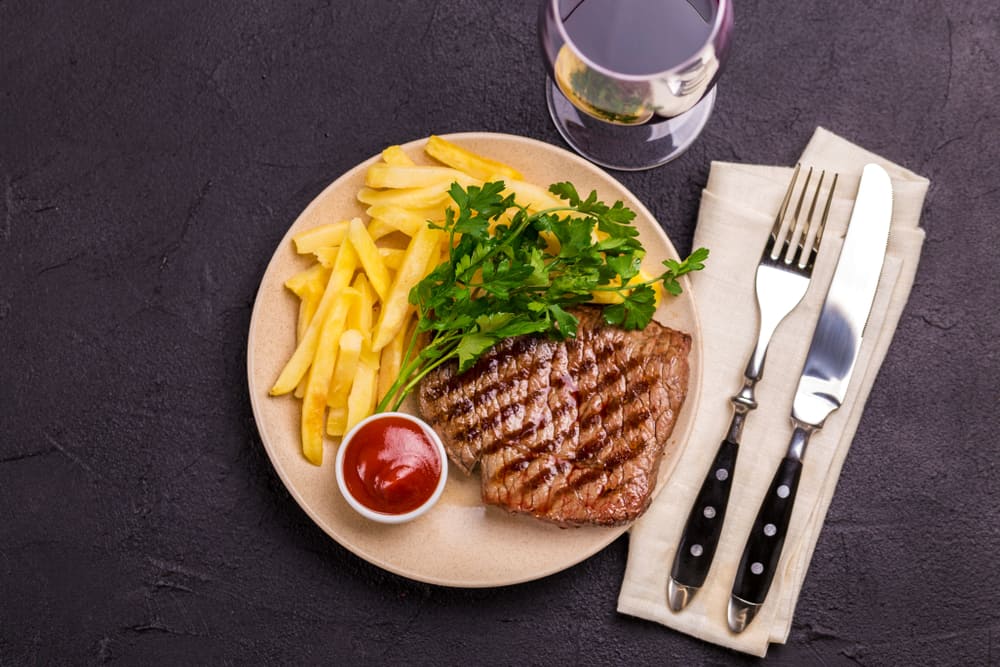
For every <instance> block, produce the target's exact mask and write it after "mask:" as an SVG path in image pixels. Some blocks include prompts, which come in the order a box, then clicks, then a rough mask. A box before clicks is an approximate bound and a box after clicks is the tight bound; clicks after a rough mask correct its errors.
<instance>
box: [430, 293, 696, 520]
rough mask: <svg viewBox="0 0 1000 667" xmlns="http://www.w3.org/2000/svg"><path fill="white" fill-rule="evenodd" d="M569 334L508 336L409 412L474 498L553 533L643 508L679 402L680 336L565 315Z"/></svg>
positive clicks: (684, 341) (683, 342) (682, 373)
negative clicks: (472, 484)
mask: <svg viewBox="0 0 1000 667" xmlns="http://www.w3.org/2000/svg"><path fill="white" fill-rule="evenodd" d="M574 314H575V315H576V316H577V318H578V319H579V320H580V324H579V328H578V330H577V335H576V337H575V338H573V339H569V340H566V341H553V340H550V339H548V338H547V337H544V336H519V337H515V338H508V339H505V340H503V341H502V342H500V343H498V344H497V345H495V346H494V347H493V348H492V349H491V350H490V351H488V352H487V353H486V354H485V355H483V356H482V357H481V358H480V359H479V360H478V361H477V362H476V364H475V366H473V367H472V368H471V369H469V370H468V371H467V372H465V373H463V374H461V375H458V374H457V364H454V363H452V364H450V365H445V366H442V367H440V368H438V369H436V370H435V371H433V372H432V373H430V374H428V376H427V377H426V378H425V379H424V380H423V381H422V382H421V385H420V411H421V413H422V414H423V416H424V418H425V419H426V420H427V421H428V422H429V423H430V424H431V425H432V426H433V427H434V428H435V429H436V430H437V432H438V433H439V434H440V435H441V439H442V440H443V441H444V445H445V448H446V449H447V450H448V455H449V457H450V458H451V460H452V462H453V463H454V464H455V465H456V466H458V467H459V468H460V469H461V470H463V471H464V472H465V473H467V474H471V473H472V472H473V471H474V469H475V468H476V466H477V465H478V466H479V468H480V475H481V479H482V497H483V501H484V502H486V503H488V504H493V505H498V506H500V507H503V508H506V509H507V510H509V511H511V512H516V513H526V514H531V515H533V516H535V517H537V518H540V519H544V520H546V521H550V522H553V523H557V524H560V525H582V524H597V525H620V524H624V523H627V522H629V521H632V520H633V519H635V518H636V517H638V516H639V515H640V514H642V512H643V511H645V509H646V508H647V507H648V506H649V502H650V499H651V497H652V492H653V489H654V487H655V485H656V477H657V473H658V470H659V465H660V460H661V458H662V455H663V451H664V447H665V445H666V442H667V440H668V439H669V437H670V433H671V432H672V431H673V428H674V423H675V422H676V421H677V415H678V413H679V412H680V409H681V406H682V405H683V404H684V398H685V396H686V394H687V384H688V363H687V357H688V353H689V351H690V348H691V338H690V336H688V335H687V334H684V333H681V332H678V331H674V330H673V329H670V328H668V327H665V326H663V325H661V324H659V323H657V322H655V321H654V322H650V324H649V325H648V326H647V327H646V328H645V329H643V330H642V331H625V330H623V329H620V328H618V327H613V326H609V325H607V324H605V323H604V322H603V320H602V313H601V310H600V308H596V307H581V308H578V309H576V310H575V311H574Z"/></svg>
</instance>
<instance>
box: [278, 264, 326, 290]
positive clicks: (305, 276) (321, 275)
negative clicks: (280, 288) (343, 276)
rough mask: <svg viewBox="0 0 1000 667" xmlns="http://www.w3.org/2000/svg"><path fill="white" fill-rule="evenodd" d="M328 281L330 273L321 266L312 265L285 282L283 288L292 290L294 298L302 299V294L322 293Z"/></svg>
mask: <svg viewBox="0 0 1000 667" xmlns="http://www.w3.org/2000/svg"><path fill="white" fill-rule="evenodd" d="M329 279H330V272H329V271H327V270H326V268H324V267H322V266H318V265H316V264H313V265H312V266H310V267H309V268H308V269H305V270H303V271H299V272H298V273H296V274H295V275H294V276H292V277H291V278H289V279H288V280H286V281H285V287H287V288H288V289H290V290H292V293H293V294H295V296H297V297H299V298H302V296H303V295H304V294H311V293H313V292H317V291H318V292H320V293H322V292H323V288H324V287H325V286H326V281H327V280H329Z"/></svg>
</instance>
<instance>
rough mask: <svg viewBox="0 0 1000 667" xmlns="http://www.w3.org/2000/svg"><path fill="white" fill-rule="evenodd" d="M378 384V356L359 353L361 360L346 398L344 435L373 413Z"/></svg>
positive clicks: (371, 353) (369, 353)
mask: <svg viewBox="0 0 1000 667" xmlns="http://www.w3.org/2000/svg"><path fill="white" fill-rule="evenodd" d="M377 382H378V355H377V354H375V353H373V352H371V351H370V350H367V351H365V350H363V351H362V352H361V360H360V361H359V363H358V370H357V373H356V374H355V376H354V384H352V385H351V394H350V396H348V397H347V424H346V425H345V426H344V431H345V433H346V432H347V431H350V430H351V429H352V428H354V425H355V424H357V423H358V422H359V421H361V420H362V419H364V418H365V417H367V416H369V415H370V414H372V413H373V412H374V411H375V392H376V383H377Z"/></svg>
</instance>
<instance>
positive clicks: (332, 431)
mask: <svg viewBox="0 0 1000 667" xmlns="http://www.w3.org/2000/svg"><path fill="white" fill-rule="evenodd" d="M345 433H347V405H346V404H345V405H344V406H343V407H339V406H338V407H336V408H330V410H329V412H328V413H327V416H326V434H327V435H330V436H333V437H335V438H339V437H341V436H342V435H344V434H345Z"/></svg>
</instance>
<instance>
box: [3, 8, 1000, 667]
mask: <svg viewBox="0 0 1000 667" xmlns="http://www.w3.org/2000/svg"><path fill="white" fill-rule="evenodd" d="M736 9H737V32H736V39H735V44H734V50H733V53H732V59H731V61H730V63H729V66H728V68H727V71H726V72H725V74H724V76H723V78H722V82H721V86H720V92H719V98H718V105H717V107H716V111H715V114H714V116H713V118H712V120H711V121H710V123H709V125H708V127H707V129H706V131H705V133H704V135H703V136H702V138H701V139H700V141H698V143H697V144H696V145H695V146H694V147H693V148H692V149H691V150H690V151H689V152H688V153H687V154H686V155H684V156H683V157H682V158H681V159H680V160H678V161H676V162H675V163H672V164H670V165H668V166H666V167H663V168H660V169H656V170H653V171H648V172H643V173H631V174H617V176H618V177H619V178H620V180H621V181H622V182H623V183H624V184H625V185H626V186H627V187H628V188H630V189H631V190H632V191H633V192H635V193H636V194H637V195H639V197H640V198H641V199H642V200H643V201H644V202H645V203H646V204H647V205H648V206H649V207H650V208H651V210H652V211H653V212H654V213H655V214H656V215H657V216H658V218H659V220H660V221H661V222H662V224H663V226H664V228H665V229H666V230H667V232H668V233H669V234H670V235H671V237H672V238H673V239H674V241H675V243H676V244H677V246H678V248H679V249H680V250H681V251H682V252H686V251H688V250H689V249H690V243H691V236H692V232H693V228H694V224H695V220H696V215H697V202H698V196H699V191H700V189H701V188H702V187H703V186H704V183H705V180H706V176H707V173H708V168H709V162H710V160H713V159H715V160H735V161H745V162H763V163H773V164H789V163H791V162H793V161H794V160H795V158H796V156H797V155H798V154H799V151H800V150H801V149H802V148H803V146H804V145H805V143H806V141H807V140H808V138H809V136H810V135H811V134H812V132H813V129H814V128H815V127H816V125H824V126H826V127H828V128H830V129H832V130H833V131H835V132H838V133H840V134H842V135H843V136H845V137H847V138H849V139H852V140H854V141H856V142H858V143H860V144H861V145H863V146H865V147H867V148H869V149H871V150H873V151H876V152H878V153H881V154H883V155H885V156H886V157H888V158H890V159H892V160H895V161H897V162H899V163H901V164H903V165H906V166H908V167H910V168H912V169H913V170H915V171H917V172H919V173H922V174H925V175H926V176H928V177H929V178H930V179H931V181H932V186H931V189H930V192H929V195H928V198H927V202H926V207H925V211H924V218H923V224H924V226H925V228H926V230H927V242H926V245H925V248H924V252H923V257H922V261H921V264H920V270H919V273H918V274H917V278H916V284H915V286H914V288H913V293H912V296H911V298H910V301H909V304H908V306H907V308H906V311H905V313H904V315H903V318H902V321H901V322H900V325H899V330H898V332H897V334H896V338H895V341H894V343H893V345H892V348H891V349H890V351H889V355H888V358H887V359H886V362H885V365H884V366H883V368H882V371H881V374H880V375H879V377H878V381H877V382H876V384H875V387H874V390H873V391H872V395H871V399H870V402H869V405H868V409H867V411H866V412H865V415H864V418H863V420H862V422H861V425H860V428H859V429H858V433H857V437H856V439H855V441H854V445H853V448H852V450H851V453H850V456H849V457H848V459H847V462H846V465H845V467H844V470H843V475H842V478H841V481H840V486H839V489H838V492H837V495H836V497H835V498H834V501H833V505H832V507H831V508H830V513H829V516H828V518H827V522H826V526H825V528H824V530H823V533H822V536H821V538H820V540H819V544H818V546H817V549H816V554H815V557H814V559H813V563H812V567H811V569H810V572H809V576H808V579H807V581H806V584H805V588H804V589H803V591H802V596H801V600H800V602H799V606H798V610H797V613H796V616H795V624H794V627H793V629H792V633H791V637H790V639H789V643H788V645H787V646H779V647H772V649H771V652H770V654H769V655H770V659H769V661H770V662H772V663H774V664H779V665H808V664H828V665H838V664H860V665H924V664H948V665H987V664H992V665H996V664H1000V612H998V611H997V609H998V604H997V593H998V591H1000V566H998V557H1000V507H998V506H1000V502H998V493H997V487H998V483H997V472H998V468H997V459H998V456H997V452H998V448H997V444H996V438H997V433H998V427H1000V419H998V417H997V399H998V398H1000V395H998V394H1000V392H998V380H997V378H998V377H1000V360H998V345H997V343H996V341H995V338H996V336H997V333H998V324H1000V315H998V312H997V304H996V300H997V285H998V260H997V250H998V246H1000V243H998V241H1000V234H998V232H997V227H998V225H1000V195H998V193H1000V185H998V184H1000V167H998V159H997V158H998V148H1000V141H998V135H997V131H998V122H997V115H998V108H1000V84H998V76H997V75H998V72H1000V47H998V46H997V44H998V37H1000V9H998V6H997V4H996V3H995V0H970V1H968V2H925V1H918V0H898V1H888V0H881V1H877V2H837V3H830V2H824V1H821V0H806V1H803V2H763V1H760V2H749V1H748V2H738V3H737V8H736ZM535 20H536V5H535V3H533V2H532V3H528V2H517V1H514V2H503V1H500V0H490V1H486V0H480V1H473V0H441V1H440V2H435V3H430V2H417V1H414V0H410V1H395V2H387V1H384V0H377V1H373V2H364V3H362V2H309V1H307V0H284V1H282V2H276V3H270V2H259V1H257V0H249V1H248V0H244V1H243V2H238V3H237V2H221V1H220V2H211V3H209V2H202V1H200V0H199V1H193V0H173V1H171V2H124V1H121V0H108V1H97V2H73V1H70V2H67V1H59V0H34V1H27V0H0V191H2V196H0V663H2V664H4V665H8V664H9V665H22V664H27V665H31V664H60V663H75V664H86V663H100V662H120V663H125V664H137V663H138V664H149V663H156V664H171V663H177V664H204V663H214V664H220V663H222V664H225V663H268V664H270V663H275V664H281V663H289V664H309V663H329V664H352V663H362V664H383V663H403V662H415V663H423V664H576V663H584V664H618V663H629V664H677V665H689V664H730V663H734V664H739V663H747V662H753V661H754V660H753V659H751V658H747V657H745V656H742V655H740V654H737V653H734V652H730V651H727V650H724V649H721V648H718V647H714V646H711V645H708V644H705V643H702V642H699V641H697V640H695V639H692V638H689V637H687V636H684V635H681V634H678V633H675V632H673V631H671V630H667V629H664V628H662V627H660V626H658V625H656V624H653V623H649V622H645V621H641V620H637V619H634V618H630V617H626V616H622V615H619V614H618V613H616V611H615V602H616V597H617V594H618V587H619V582H620V579H621V576H622V573H623V571H624V567H625V558H626V553H627V547H628V544H627V538H624V537H623V538H621V539H619V540H618V541H616V542H615V543H613V544H612V545H611V546H609V547H608V548H607V549H605V550H604V551H602V552H601V553H599V554H597V555H595V556H594V557H592V558H590V559H588V560H586V561H585V562H583V563H581V564H579V565H577V566H575V567H572V568H570V569H569V570H567V571H565V572H562V573H559V574H556V575H553V576H550V577H547V578H545V579H543V580H540V581H536V582H532V583H527V584H523V585H518V586H512V587H507V588H498V589H487V590H459V589H448V588H439V587H435V586H430V585H424V584H419V583H414V582H411V581H408V580H406V579H403V578H400V577H397V576H394V575H390V574H388V573H386V572H383V571H381V570H379V569H377V568H375V567H373V566H371V565H369V564H368V563H366V562H364V561H362V560H360V559H358V558H356V557H355V556H354V555H352V554H351V553H350V552H348V551H347V550H345V549H344V548H342V547H341V546H339V545H338V544H337V543H336V542H334V541H333V540H331V539H330V538H328V537H327V536H326V535H325V534H324V533H323V532H322V531H321V530H320V529H319V528H317V527H316V526H315V525H314V524H313V523H312V522H311V521H310V520H309V519H308V518H307V517H306V515H305V514H304V513H303V512H302V511H301V510H300V509H299V507H298V506H297V505H296V503H295V502H294V501H293V500H292V498H291V497H290V496H289V494H288V493H287V491H286V490H285V488H284V487H283V485H282V484H281V482H280V481H279V480H278V478H277V476H276V475H275V473H274V471H273V469H272V468H271V465H270V463H269V461H268V459H267V457H266V455H265V453H264V450H263V448H262V446H261V443H260V440H259V437H258V435H257V432H256V429H255V426H254V421H253V418H252V415H251V410H250V404H249V400H248V396H247V389H246V379H245V378H246V371H245V361H244V359H245V354H246V337H247V328H248V324H249V318H250V310H251V306H252V303H253V299H254V295H255V291H256V288H257V285H258V282H259V280H260V278H261V275H262V273H263V271H264V268H265V265H266V263H267V261H268V258H269V257H270V255H271V253H272V251H273V249H274V247H275V245H276V244H277V243H278V241H279V239H280V238H281V236H282V235H283V234H284V232H285V230H286V229H287V227H288V225H289V224H290V223H291V222H292V221H293V220H294V218H295V217H296V215H297V214H298V213H299V212H300V211H301V210H302V208H303V207H304V206H305V205H306V204H307V203H308V202H309V201H310V200H311V199H312V198H313V197H314V196H315V195H316V194H317V193H318V192H319V191H320V190H321V189H322V188H323V187H324V186H325V185H326V184H327V183H329V182H330V181H332V180H333V179H334V178H335V177H336V176H337V175H339V174H340V173H342V172H343V171H345V170H347V169H348V168H349V167H351V166H353V165H354V164H356V163H358V162H360V161H361V160H364V159H366V158H367V157H369V156H371V155H373V154H374V153H376V152H377V151H379V150H380V149H381V148H383V147H384V146H386V145H389V144H391V143H398V142H405V141H408V140H411V139H416V138H420V137H424V136H426V135H428V134H430V133H432V132H434V133H446V132H453V131H466V130H489V131H498V132H510V133H517V134H523V135H527V136H531V137H536V138H539V139H542V140H545V141H549V142H552V143H554V144H559V145H561V141H560V139H559V137H558V135H557V134H556V132H555V130H554V128H553V126H552V125H551V123H550V121H549V118H548V115H547V111H546V108H545V104H544V99H543V88H542V81H543V77H544V69H543V66H542V63H541V60H540V58H539V52H538V47H537V44H536V33H535ZM748 335H750V332H748Z"/></svg>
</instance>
